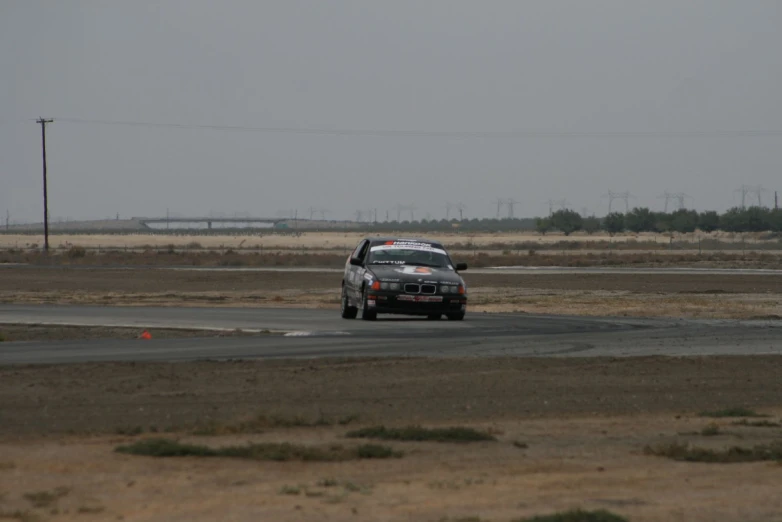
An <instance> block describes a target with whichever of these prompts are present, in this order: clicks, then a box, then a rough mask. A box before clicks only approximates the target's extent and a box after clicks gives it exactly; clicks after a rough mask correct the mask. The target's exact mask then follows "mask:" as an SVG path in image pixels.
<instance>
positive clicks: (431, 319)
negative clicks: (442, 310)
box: [426, 314, 442, 321]
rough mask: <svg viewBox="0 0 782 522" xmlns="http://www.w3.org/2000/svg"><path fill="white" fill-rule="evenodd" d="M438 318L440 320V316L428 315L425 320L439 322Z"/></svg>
mask: <svg viewBox="0 0 782 522" xmlns="http://www.w3.org/2000/svg"><path fill="white" fill-rule="evenodd" d="M440 318H442V314H429V315H427V316H426V319H427V320H429V321H439V320H440Z"/></svg>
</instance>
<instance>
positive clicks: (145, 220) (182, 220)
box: [133, 217, 306, 228]
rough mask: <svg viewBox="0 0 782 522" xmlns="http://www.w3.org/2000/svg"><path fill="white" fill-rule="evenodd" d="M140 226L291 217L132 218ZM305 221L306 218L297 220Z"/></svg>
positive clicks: (244, 222)
mask: <svg viewBox="0 0 782 522" xmlns="http://www.w3.org/2000/svg"><path fill="white" fill-rule="evenodd" d="M133 219H134V220H136V221H138V222H139V223H140V224H141V225H142V226H144V227H146V228H151V227H150V226H149V225H151V224H155V225H166V224H171V223H192V224H198V223H202V224H206V226H207V228H212V225H213V224H214V223H234V224H237V225H240V224H242V225H247V224H251V223H258V224H261V223H263V224H267V225H269V224H271V225H278V224H280V223H287V222H290V221H292V219H291V218H253V217H233V218H227V217H175V218H174V217H162V218H133ZM299 221H306V220H299Z"/></svg>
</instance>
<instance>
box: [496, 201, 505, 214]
mask: <svg viewBox="0 0 782 522" xmlns="http://www.w3.org/2000/svg"><path fill="white" fill-rule="evenodd" d="M504 204H505V200H504V199H502V198H497V219H500V210H502V206H503V205H504Z"/></svg>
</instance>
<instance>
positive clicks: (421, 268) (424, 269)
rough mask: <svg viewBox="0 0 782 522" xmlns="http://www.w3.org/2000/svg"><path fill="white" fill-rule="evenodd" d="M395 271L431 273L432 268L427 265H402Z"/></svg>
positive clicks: (409, 273)
mask: <svg viewBox="0 0 782 522" xmlns="http://www.w3.org/2000/svg"><path fill="white" fill-rule="evenodd" d="M395 271H396V272H399V273H400V274H407V275H432V269H431V268H429V267H428V266H412V265H411V266H403V267H402V268H397V269H396V270H395Z"/></svg>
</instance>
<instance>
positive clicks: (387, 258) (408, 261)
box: [342, 238, 467, 321]
mask: <svg viewBox="0 0 782 522" xmlns="http://www.w3.org/2000/svg"><path fill="white" fill-rule="evenodd" d="M466 269H467V265H466V264H464V263H458V264H455V263H454V262H453V261H451V257H450V256H449V255H448V252H446V251H445V248H443V246H442V245H441V244H440V243H436V242H434V241H428V240H426V239H401V238H367V239H364V240H363V241H361V242H360V243H359V244H358V246H357V247H356V249H355V250H354V251H353V253H352V254H351V255H350V257H349V258H348V261H347V263H346V264H345V275H344V277H343V279H342V317H344V318H345V319H355V318H356V316H357V315H358V311H359V309H360V310H361V317H362V318H363V319H367V320H374V319H376V318H377V314H406V315H425V316H427V317H428V318H429V319H440V318H441V317H442V316H443V315H445V316H446V317H448V319H451V320H455V321H461V320H462V319H464V314H465V312H466V310H467V286H466V285H465V284H464V280H463V279H462V278H461V276H460V275H459V271H460V270H466Z"/></svg>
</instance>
